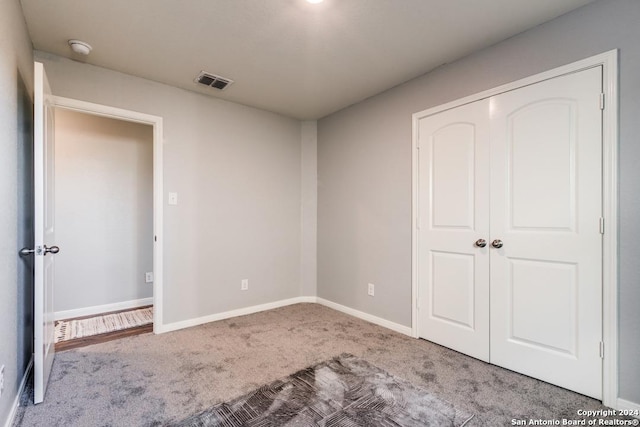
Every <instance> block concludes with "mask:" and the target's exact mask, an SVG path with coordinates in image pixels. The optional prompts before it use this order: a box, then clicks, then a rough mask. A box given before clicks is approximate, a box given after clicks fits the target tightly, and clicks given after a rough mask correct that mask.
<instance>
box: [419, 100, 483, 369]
mask: <svg viewBox="0 0 640 427" xmlns="http://www.w3.org/2000/svg"><path fill="white" fill-rule="evenodd" d="M488 106H489V105H488V101H479V102H475V103H472V104H468V105H465V106H462V107H459V108H456V109H455V110H449V111H444V112H442V113H439V114H436V115H434V116H429V117H425V118H423V119H421V120H420V123H419V162H418V163H419V184H418V193H419V196H418V199H419V202H418V204H419V207H418V211H419V226H420V231H419V236H418V239H419V244H418V257H417V258H418V293H419V295H418V302H419V304H418V305H419V312H418V334H419V336H420V337H422V338H426V339H428V340H430V341H433V342H436V343H438V344H441V345H444V346H447V347H450V348H453V349H455V350H457V351H460V352H462V353H465V354H468V355H470V356H473V357H476V358H479V359H482V360H489V259H488V248H487V247H484V248H481V247H479V246H476V244H475V242H476V241H478V240H479V239H485V240H486V239H487V238H488V231H489V206H488V203H489V199H488V197H487V194H488V186H489V171H488V161H489V151H488V150H489V145H488V129H489V123H488V120H487V119H488V116H487V112H488Z"/></svg>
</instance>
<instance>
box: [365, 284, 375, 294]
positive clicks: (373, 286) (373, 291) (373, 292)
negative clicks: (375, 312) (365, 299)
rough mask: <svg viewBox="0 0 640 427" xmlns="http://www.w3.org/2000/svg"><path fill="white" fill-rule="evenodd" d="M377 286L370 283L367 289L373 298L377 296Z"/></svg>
mask: <svg viewBox="0 0 640 427" xmlns="http://www.w3.org/2000/svg"><path fill="white" fill-rule="evenodd" d="M375 288H376V287H375V285H374V284H373V283H369V287H368V288H367V294H368V295H369V296H370V297H372V296H374V295H375V292H376V289H375Z"/></svg>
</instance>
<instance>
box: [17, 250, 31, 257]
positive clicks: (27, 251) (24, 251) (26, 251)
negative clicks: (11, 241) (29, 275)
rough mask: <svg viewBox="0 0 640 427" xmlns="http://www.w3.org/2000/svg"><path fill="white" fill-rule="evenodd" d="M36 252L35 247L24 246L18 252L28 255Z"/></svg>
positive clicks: (21, 254)
mask: <svg viewBox="0 0 640 427" xmlns="http://www.w3.org/2000/svg"><path fill="white" fill-rule="evenodd" d="M34 252H35V249H29V248H22V249H20V252H18V253H19V254H20V256H27V255H31V254H32V253H34Z"/></svg>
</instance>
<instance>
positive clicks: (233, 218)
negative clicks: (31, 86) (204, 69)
mask: <svg viewBox="0 0 640 427" xmlns="http://www.w3.org/2000/svg"><path fill="white" fill-rule="evenodd" d="M36 58H37V60H39V61H41V62H43V63H44V66H45V69H46V72H47V75H48V77H49V81H50V83H51V88H52V91H53V93H54V95H58V96H64V97H68V98H74V99H79V100H83V101H88V102H94V103H98V104H103V105H109V106H113V107H118V108H124V109H128V110H133V111H139V112H143V113H147V114H153V115H157V116H161V117H163V119H164V122H163V123H164V162H163V168H164V190H165V194H164V195H165V206H164V208H163V211H164V295H163V305H164V323H173V322H178V321H183V320H189V319H193V318H198V317H201V316H206V315H210V314H215V313H220V312H224V311H227V310H233V309H238V308H242V307H248V306H252V305H257V304H264V303H268V302H273V301H278V300H282V299H286V298H292V297H297V296H299V295H300V277H301V271H300V259H301V256H300V251H301V229H302V226H303V225H302V222H301V213H300V210H301V209H300V206H301V188H300V176H301V166H300V165H301V149H300V139H301V136H300V135H301V129H300V122H298V121H297V120H293V119H289V118H286V117H283V116H280V115H277V114H273V113H268V112H265V111H262V110H258V109H255V108H250V107H245V106H242V105H239V104H234V103H231V102H226V101H222V100H217V99H214V98H211V97H207V96H204V95H200V94H196V93H193V92H188V91H185V90H182V89H177V88H174V87H170V86H166V85H163V84H160V83H156V82H152V81H149V80H144V79H141V78H137V77H133V76H130V75H126V74H122V73H118V72H114V71H110V70H107V69H104V68H100V67H95V66H91V65H87V64H82V63H80V62H75V61H71V60H68V59H64V58H61V57H58V56H55V55H51V54H47V53H43V52H36ZM168 192H177V193H178V205H177V206H169V205H167V193H168ZM242 279H249V290H248V291H240V281H241V280H242Z"/></svg>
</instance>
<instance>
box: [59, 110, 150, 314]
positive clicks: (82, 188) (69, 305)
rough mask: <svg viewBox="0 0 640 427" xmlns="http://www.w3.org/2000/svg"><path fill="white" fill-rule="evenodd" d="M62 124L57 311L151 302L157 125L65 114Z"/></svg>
mask: <svg viewBox="0 0 640 427" xmlns="http://www.w3.org/2000/svg"><path fill="white" fill-rule="evenodd" d="M55 120H56V122H55V140H56V146H55V206H56V209H55V225H56V244H57V245H58V246H60V248H61V249H62V250H61V252H60V253H59V254H58V255H56V268H55V288H54V298H53V300H54V310H55V311H56V313H57V312H60V311H66V310H74V309H82V308H87V307H94V306H100V305H105V304H113V303H119V302H125V301H131V300H138V299H141V298H148V297H151V296H152V295H153V292H152V291H153V284H152V283H145V277H144V273H145V272H147V271H153V127H152V126H149V125H143V124H139V123H132V122H126V121H123V120H115V119H111V118H106V117H99V116H94V115H90V114H83V113H78V112H75V111H71V110H65V109H57V110H56V119H55ZM56 317H58V315H56ZM62 317H65V316H62ZM71 317H73V315H72V316H71Z"/></svg>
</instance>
